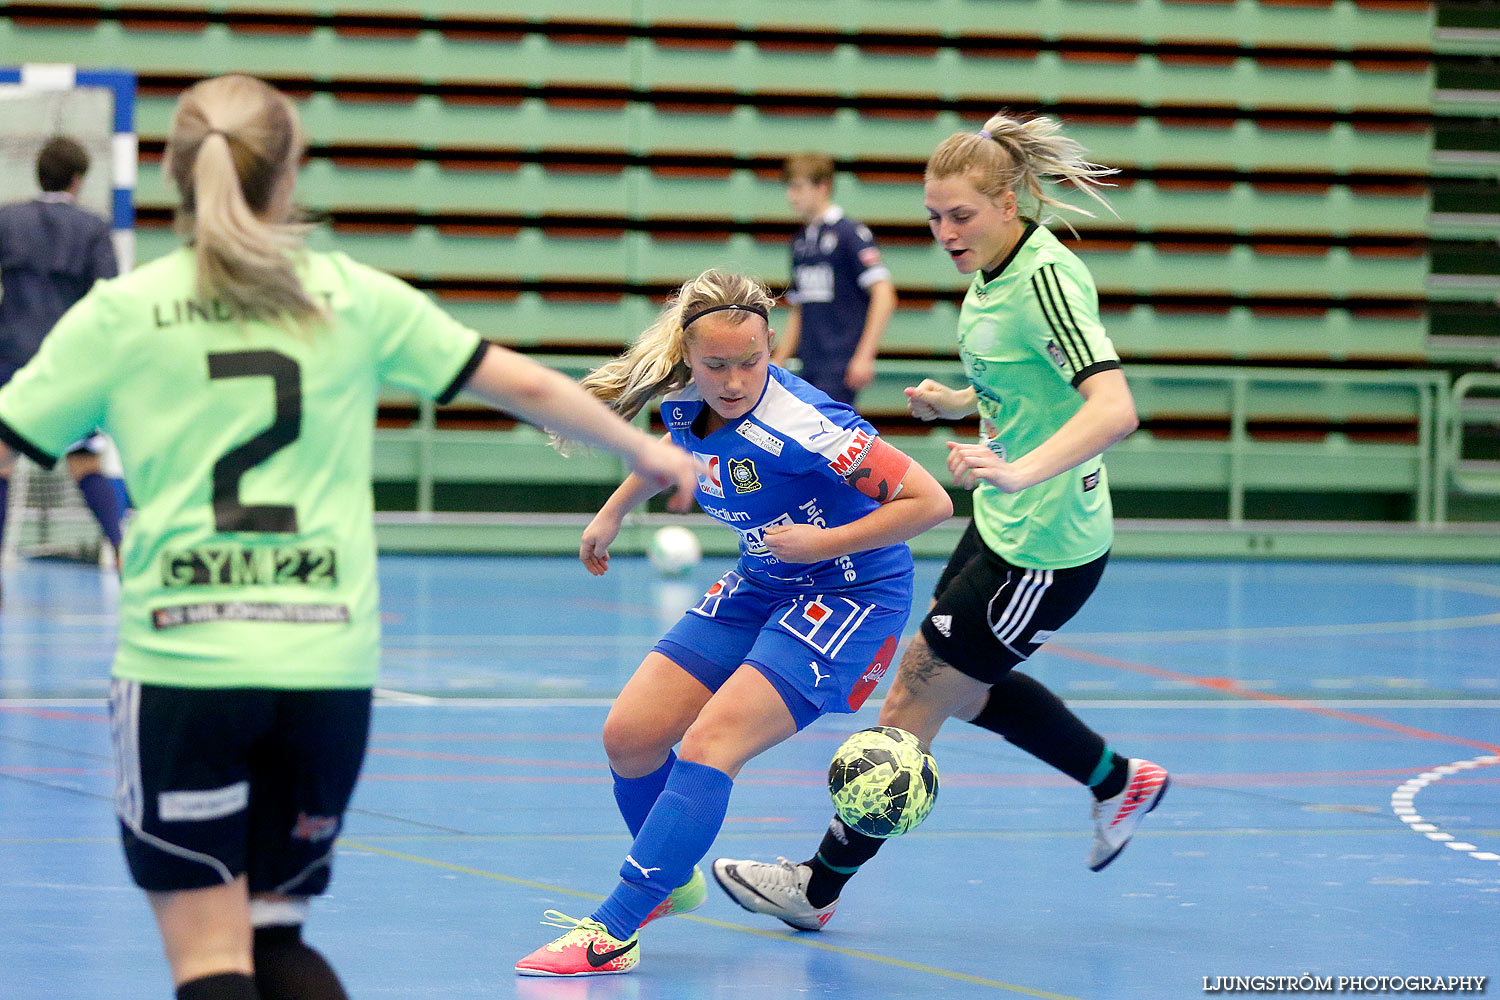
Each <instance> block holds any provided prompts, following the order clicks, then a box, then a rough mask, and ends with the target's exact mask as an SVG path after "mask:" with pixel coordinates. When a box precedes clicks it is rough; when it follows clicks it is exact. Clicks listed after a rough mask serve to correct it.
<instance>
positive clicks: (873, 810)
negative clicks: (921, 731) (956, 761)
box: [828, 726, 938, 838]
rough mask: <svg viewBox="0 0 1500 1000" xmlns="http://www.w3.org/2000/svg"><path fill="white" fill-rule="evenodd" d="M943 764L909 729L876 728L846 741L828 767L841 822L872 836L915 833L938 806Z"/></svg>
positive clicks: (829, 786) (829, 783) (894, 835)
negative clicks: (940, 767) (940, 772)
mask: <svg viewBox="0 0 1500 1000" xmlns="http://www.w3.org/2000/svg"><path fill="white" fill-rule="evenodd" d="M937 790H938V772H937V762H936V761H934V760H933V759H932V755H931V754H928V753H925V752H923V750H922V744H921V742H920V741H919V740H918V739H917V738H916V737H915V736H914V735H912V734H911V733H909V732H907V731H906V730H904V729H896V728H895V727H893V726H875V727H873V728H871V729H862V730H860V731H859V732H857V733H855V734H854V735H853V736H851V737H849V738H848V739H847V740H845V741H844V743H843V745H842V746H840V747H839V748H838V752H837V753H835V754H834V755H833V763H831V764H830V765H829V766H828V793H829V794H830V795H832V796H833V808H834V809H835V811H837V812H838V814H839V819H841V820H843V821H844V824H845V825H846V826H848V827H849V828H850V829H853V830H858V831H859V832H860V833H862V834H864V835H865V836H867V837H882V838H884V837H899V836H900V835H901V834H903V833H910V832H911V831H912V830H913V829H915V828H916V826H917V824H919V823H921V822H922V821H923V820H924V819H926V818H927V814H928V813H930V812H932V806H933V803H935V802H936V801H937Z"/></svg>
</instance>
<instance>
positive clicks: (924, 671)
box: [896, 636, 946, 690]
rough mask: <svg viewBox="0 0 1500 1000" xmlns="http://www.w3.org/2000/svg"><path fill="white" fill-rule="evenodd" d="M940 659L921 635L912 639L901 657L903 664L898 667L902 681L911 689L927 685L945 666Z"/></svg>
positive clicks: (897, 670)
mask: <svg viewBox="0 0 1500 1000" xmlns="http://www.w3.org/2000/svg"><path fill="white" fill-rule="evenodd" d="M945 665H946V664H944V662H943V661H942V660H940V659H938V657H937V655H936V654H934V653H933V651H932V648H931V647H929V646H928V645H927V643H926V642H925V641H923V639H922V637H921V636H917V637H916V638H915V639H913V640H912V643H911V645H909V646H907V647H906V652H905V654H903V655H902V657H901V665H900V666H899V667H897V668H896V673H897V675H898V676H900V678H901V680H902V683H904V684H905V685H906V686H907V688H909V689H911V690H916V689H917V688H921V687H926V686H927V684H928V682H929V681H931V680H932V678H933V677H935V676H936V675H937V672H938V669H939V668H941V667H943V666H945Z"/></svg>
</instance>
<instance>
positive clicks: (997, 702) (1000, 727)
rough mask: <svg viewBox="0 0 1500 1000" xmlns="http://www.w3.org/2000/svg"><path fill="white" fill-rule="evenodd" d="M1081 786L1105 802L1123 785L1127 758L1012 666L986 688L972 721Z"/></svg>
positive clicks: (1058, 700) (1039, 685) (1041, 687)
mask: <svg viewBox="0 0 1500 1000" xmlns="http://www.w3.org/2000/svg"><path fill="white" fill-rule="evenodd" d="M971 721H972V722H973V723H974V725H976V726H978V727H980V728H981V729H988V730H989V731H990V732H992V733H999V734H1000V735H1001V736H1004V737H1005V738H1006V739H1007V740H1008V741H1010V742H1011V743H1013V744H1015V745H1016V746H1018V747H1020V748H1021V749H1022V750H1025V751H1026V752H1027V753H1029V754H1031V755H1032V756H1033V757H1035V758H1037V759H1038V760H1040V761H1042V762H1043V763H1046V764H1051V765H1052V766H1053V767H1055V768H1057V769H1058V770H1059V771H1061V772H1062V773H1063V774H1066V775H1067V776H1068V777H1070V778H1072V779H1073V780H1074V781H1076V782H1078V783H1079V784H1082V785H1088V786H1089V787H1090V789H1091V790H1092V791H1093V793H1094V798H1096V799H1099V800H1101V801H1102V800H1104V799H1107V798H1109V797H1110V796H1111V795H1115V794H1118V793H1119V791H1120V789H1121V788H1124V787H1125V758H1123V757H1121V756H1120V755H1119V754H1117V753H1115V752H1114V751H1112V750H1110V749H1109V748H1108V747H1107V746H1105V744H1104V737H1102V736H1100V735H1099V734H1098V733H1096V732H1094V731H1093V730H1092V729H1090V728H1089V727H1088V726H1086V725H1084V723H1083V720H1082V719H1080V718H1079V717H1078V716H1076V715H1074V714H1073V712H1072V710H1071V709H1069V708H1068V706H1067V705H1065V704H1063V700H1062V699H1061V698H1059V697H1058V696H1057V695H1055V694H1053V693H1052V692H1051V691H1048V690H1047V689H1046V688H1045V687H1043V686H1042V685H1041V684H1040V683H1038V682H1037V681H1036V680H1034V679H1032V678H1031V677H1029V676H1027V675H1026V674H1023V673H1021V672H1019V671H1016V670H1012V671H1011V672H1010V673H1008V674H1006V675H1005V676H1004V677H1002V678H1001V679H1000V681H999V683H997V684H996V685H995V686H994V687H992V688H990V698H989V701H987V702H985V705H984V708H983V709H981V710H980V712H979V714H978V715H976V716H975V717H974V718H973V719H972V720H971Z"/></svg>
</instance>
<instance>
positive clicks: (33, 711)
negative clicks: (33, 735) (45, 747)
mask: <svg viewBox="0 0 1500 1000" xmlns="http://www.w3.org/2000/svg"><path fill="white" fill-rule="evenodd" d="M0 714H9V715H24V716H27V717H29V718H32V719H60V720H63V721H66V722H99V723H103V724H104V725H109V717H108V716H107V715H101V714H99V713H98V712H69V711H65V710H63V709H60V708H29V707H27V706H24V705H0Z"/></svg>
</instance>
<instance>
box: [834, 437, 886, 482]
mask: <svg viewBox="0 0 1500 1000" xmlns="http://www.w3.org/2000/svg"><path fill="white" fill-rule="evenodd" d="M874 444H875V439H874V438H873V437H871V436H870V435H869V434H866V433H865V432H864V431H862V430H856V431H854V433H853V434H852V435H851V436H850V438H849V446H848V447H847V448H845V449H844V450H843V452H842V453H840V454H839V455H838V457H837V458H835V459H834V460H833V461H832V462H829V463H828V467H829V468H830V469H832V470H833V471H834V472H835V473H836V474H837V475H839V476H841V477H843V478H844V479H848V478H849V473H851V472H853V471H854V470H855V469H857V468H859V463H860V462H863V461H864V460H865V456H866V455H867V454H869V452H870V448H871V446H873V445H874Z"/></svg>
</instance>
